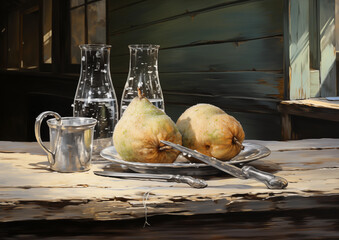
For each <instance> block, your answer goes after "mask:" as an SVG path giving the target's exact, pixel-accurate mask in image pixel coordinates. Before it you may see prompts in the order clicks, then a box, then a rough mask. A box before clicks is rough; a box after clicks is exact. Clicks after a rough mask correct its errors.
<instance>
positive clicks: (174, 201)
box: [0, 139, 339, 222]
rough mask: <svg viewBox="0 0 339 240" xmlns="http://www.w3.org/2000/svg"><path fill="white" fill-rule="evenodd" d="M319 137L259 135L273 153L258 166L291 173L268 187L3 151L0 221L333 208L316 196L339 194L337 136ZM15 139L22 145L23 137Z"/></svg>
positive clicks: (107, 218) (97, 162)
mask: <svg viewBox="0 0 339 240" xmlns="http://www.w3.org/2000/svg"><path fill="white" fill-rule="evenodd" d="M318 141H319V140H318ZM252 142H253V141H252ZM254 142H255V141H254ZM320 142H322V144H321V146H319V147H318V148H317V149H316V150H315V149H313V148H312V146H313V145H314V140H310V142H309V141H308V140H303V141H300V142H299V141H290V142H287V143H282V144H281V145H279V142H265V141H259V142H258V143H260V144H264V145H267V146H272V153H271V155H270V156H269V157H267V158H265V159H262V160H258V161H256V162H253V164H254V166H255V167H256V168H258V169H262V170H265V171H269V172H273V173H275V174H277V175H279V176H282V177H284V178H286V179H288V181H289V186H288V188H287V189H285V190H269V189H267V188H266V187H265V186H263V184H262V183H259V182H256V181H253V180H240V179H235V178H231V177H229V176H227V175H223V174H222V175H220V176H216V177H212V178H208V179H207V182H208V185H209V186H208V187H207V188H205V189H193V188H188V187H187V186H186V185H183V184H177V183H167V182H153V181H152V182H151V181H137V180H121V179H117V178H102V177H99V176H96V175H94V174H93V172H92V171H93V170H100V169H102V168H108V167H111V166H108V165H107V164H108V162H105V161H96V162H94V163H93V165H92V169H91V170H90V171H88V172H84V173H70V174H62V173H57V172H51V171H49V169H48V164H47V158H46V156H44V155H32V154H30V153H3V152H2V153H0V169H1V170H0V171H2V174H0V190H1V195H0V209H1V211H0V221H1V222H12V221H23V220H39V219H41V220H58V219H59V220H60V219H87V220H122V219H136V218H144V217H145V208H147V215H148V216H152V215H159V214H175V215H192V214H206V213H230V212H238V213H240V212H248V211H251V212H263V211H277V210H279V211H282V210H292V211H293V210H302V209H304V210H306V209H312V208H319V207H325V208H328V207H330V205H328V204H327V205H326V203H325V202H324V203H322V202H319V201H313V200H316V199H317V197H326V196H330V195H331V196H332V197H333V196H337V195H339V189H338V187H337V186H338V177H337V176H338V169H339V165H338V154H339V146H338V142H339V141H336V143H337V144H334V142H333V141H329V142H328V144H326V139H323V140H321V141H320ZM296 143H297V144H298V148H296V146H297V145H296ZM14 144H17V146H18V147H19V148H20V143H14ZM333 144H334V145H333ZM6 146H8V144H5V148H6ZM273 146H274V147H273ZM289 146H290V147H289ZM291 146H292V147H291ZM14 148H15V147H14V146H12V148H11V149H14ZM21 149H22V148H21ZM1 150H3V148H2V147H1V144H0V151H1ZM327 203H329V202H327ZM145 204H146V205H145ZM277 204H278V205H277Z"/></svg>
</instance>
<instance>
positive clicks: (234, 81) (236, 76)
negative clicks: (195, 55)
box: [112, 71, 284, 99]
mask: <svg viewBox="0 0 339 240" xmlns="http://www.w3.org/2000/svg"><path fill="white" fill-rule="evenodd" d="M112 78H113V83H114V86H116V87H117V88H121V89H122V88H123V86H124V84H125V82H126V79H127V74H112ZM159 78H160V83H161V87H162V90H163V91H164V92H169V93H181V94H184V93H187V94H192V93H194V94H196V95H199V94H200V95H209V96H212V97H219V96H224V97H225V96H228V97H242V96H244V93H245V94H246V97H253V98H268V99H283V91H284V89H283V85H284V82H283V81H284V79H283V75H282V73H281V72H258V71H248V72H246V71H243V72H242V71H239V72H237V71H234V72H183V73H160V74H159Z"/></svg>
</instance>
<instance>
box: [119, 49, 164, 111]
mask: <svg viewBox="0 0 339 240" xmlns="http://www.w3.org/2000/svg"><path fill="white" fill-rule="evenodd" d="M128 47H129V50H130V65H129V72H128V77H127V81H126V84H125V88H124V91H123V93H122V98H121V108H120V111H121V114H120V116H122V114H123V113H124V111H125V110H126V108H127V106H128V105H129V103H130V102H131V101H132V100H133V98H135V97H136V96H138V88H140V90H141V92H142V93H143V94H144V95H145V97H147V98H148V100H149V101H150V102H152V103H153V104H154V105H155V106H156V107H158V108H159V109H161V110H163V111H165V105H164V97H163V94H162V90H161V86H160V81H159V74H158V51H159V45H151V44H136V45H129V46H128Z"/></svg>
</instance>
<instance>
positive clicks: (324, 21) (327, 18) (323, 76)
mask: <svg viewBox="0 0 339 240" xmlns="http://www.w3.org/2000/svg"><path fill="white" fill-rule="evenodd" d="M318 4H319V22H320V24H319V33H320V37H319V39H320V42H319V44H320V55H321V56H320V84H321V85H320V91H321V96H322V97H327V96H336V95H337V91H336V90H337V89H336V50H335V1H333V0H321V1H319V0H318Z"/></svg>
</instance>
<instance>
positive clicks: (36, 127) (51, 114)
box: [34, 111, 61, 165]
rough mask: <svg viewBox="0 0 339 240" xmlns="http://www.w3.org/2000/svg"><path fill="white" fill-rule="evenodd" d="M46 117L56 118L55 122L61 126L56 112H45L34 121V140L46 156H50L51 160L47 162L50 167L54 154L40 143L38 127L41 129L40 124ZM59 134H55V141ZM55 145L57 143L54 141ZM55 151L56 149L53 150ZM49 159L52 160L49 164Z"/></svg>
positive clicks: (59, 117)
mask: <svg viewBox="0 0 339 240" xmlns="http://www.w3.org/2000/svg"><path fill="white" fill-rule="evenodd" d="M47 116H53V117H55V118H56V120H57V121H58V122H59V123H60V124H61V116H60V115H59V114H58V113H56V112H52V111H46V112H43V113H41V114H40V115H39V116H38V117H37V118H36V119H35V125H34V132H35V138H36V140H37V141H38V143H39V145H40V146H41V147H42V149H43V150H44V151H45V152H46V153H47V154H48V155H51V156H52V157H51V158H48V161H49V163H50V164H51V165H53V164H54V162H55V159H54V155H55V152H52V151H51V150H50V149H48V148H47V147H46V146H45V145H44V144H43V142H42V140H41V136H40V127H41V123H42V121H43V120H44V118H45V117H47ZM59 132H60V131H58V133H57V138H56V140H57V139H58V138H59ZM55 142H56V143H57V142H58V141H55ZM54 149H56V148H54ZM50 159H53V160H52V161H53V162H51V160H50Z"/></svg>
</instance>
